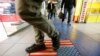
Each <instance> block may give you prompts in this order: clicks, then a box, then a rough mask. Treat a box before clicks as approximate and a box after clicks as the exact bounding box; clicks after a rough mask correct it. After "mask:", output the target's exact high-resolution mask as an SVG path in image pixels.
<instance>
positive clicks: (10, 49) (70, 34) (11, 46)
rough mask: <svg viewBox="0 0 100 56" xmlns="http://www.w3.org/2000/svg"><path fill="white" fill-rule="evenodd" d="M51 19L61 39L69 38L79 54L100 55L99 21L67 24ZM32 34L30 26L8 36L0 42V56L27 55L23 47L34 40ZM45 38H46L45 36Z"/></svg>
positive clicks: (33, 33)
mask: <svg viewBox="0 0 100 56" xmlns="http://www.w3.org/2000/svg"><path fill="white" fill-rule="evenodd" d="M50 21H51V20H50ZM52 21H54V25H55V26H56V28H57V30H58V31H60V33H61V36H60V37H61V39H70V40H71V41H72V42H73V44H74V45H75V48H76V49H77V50H78V51H79V52H80V54H81V56H100V31H99V30H100V23H87V24H84V23H83V24H82V23H79V24H75V23H72V24H71V25H68V24H67V23H66V22H67V21H64V22H63V23H62V22H61V20H58V19H53V20H52ZM34 35H35V32H34V29H33V28H32V26H30V27H28V28H26V29H24V30H22V31H21V32H18V33H17V34H15V35H13V36H11V37H9V38H8V39H6V40H5V41H3V42H1V43H0V56H27V53H26V52H25V48H26V47H28V46H30V45H31V44H32V43H34V42H35V40H34ZM45 39H48V38H47V36H46V38H45Z"/></svg>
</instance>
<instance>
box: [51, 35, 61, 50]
mask: <svg viewBox="0 0 100 56" xmlns="http://www.w3.org/2000/svg"><path fill="white" fill-rule="evenodd" d="M52 43H53V44H52V46H53V48H54V50H55V51H56V50H57V49H58V48H59V46H60V40H59V36H55V37H52Z"/></svg>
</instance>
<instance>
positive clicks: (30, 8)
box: [17, 0, 59, 49]
mask: <svg viewBox="0 0 100 56" xmlns="http://www.w3.org/2000/svg"><path fill="white" fill-rule="evenodd" d="M17 1H18V2H17V3H19V6H17V10H18V13H19V15H20V17H21V18H22V19H23V20H25V21H26V22H28V23H29V24H31V25H33V26H35V27H36V28H38V29H39V30H41V31H43V32H45V33H47V35H48V36H49V37H50V38H51V39H52V42H53V47H54V49H58V48H59V34H58V32H57V30H56V29H55V27H54V25H52V24H51V23H50V22H49V21H48V20H47V19H46V18H44V17H43V16H42V15H41V12H40V8H41V3H42V2H40V0H39V2H37V0H17Z"/></svg>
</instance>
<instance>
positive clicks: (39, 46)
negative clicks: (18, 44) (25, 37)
mask: <svg viewBox="0 0 100 56" xmlns="http://www.w3.org/2000/svg"><path fill="white" fill-rule="evenodd" d="M34 29H35V32H36V33H37V34H36V36H35V40H36V42H35V43H34V44H33V45H31V46H30V47H28V48H26V51H27V52H28V53H31V52H35V51H39V50H44V49H45V48H46V47H45V44H44V33H43V32H42V31H40V30H39V29H37V28H34Z"/></svg>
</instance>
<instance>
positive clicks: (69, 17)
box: [67, 9, 72, 24]
mask: <svg viewBox="0 0 100 56" xmlns="http://www.w3.org/2000/svg"><path fill="white" fill-rule="evenodd" d="M71 16H72V9H68V21H67V23H68V24H69V23H70V21H71Z"/></svg>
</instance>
